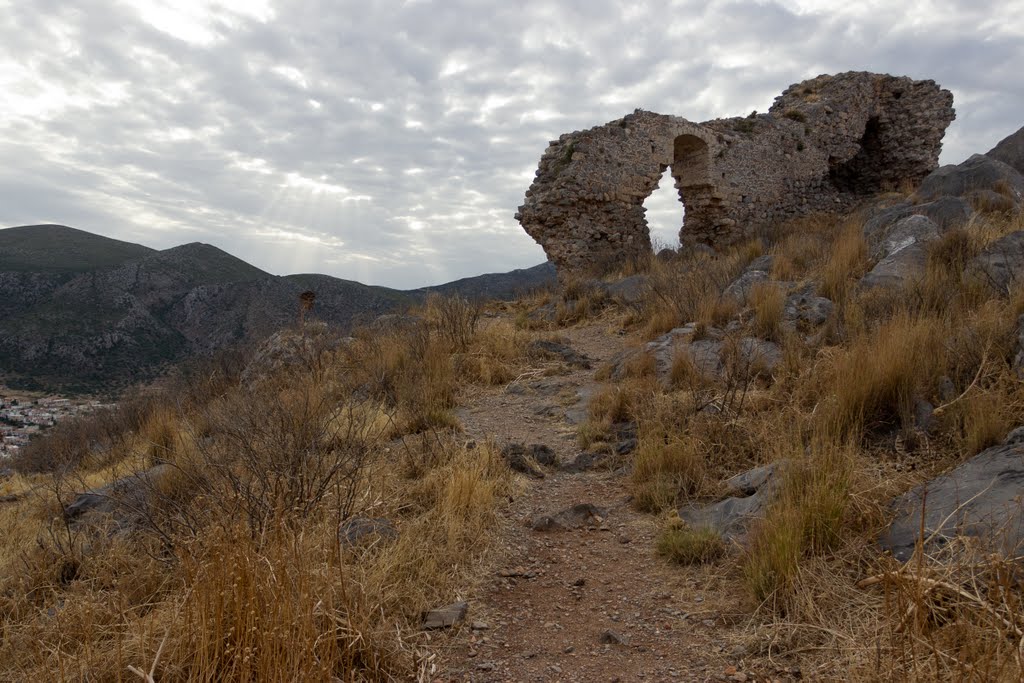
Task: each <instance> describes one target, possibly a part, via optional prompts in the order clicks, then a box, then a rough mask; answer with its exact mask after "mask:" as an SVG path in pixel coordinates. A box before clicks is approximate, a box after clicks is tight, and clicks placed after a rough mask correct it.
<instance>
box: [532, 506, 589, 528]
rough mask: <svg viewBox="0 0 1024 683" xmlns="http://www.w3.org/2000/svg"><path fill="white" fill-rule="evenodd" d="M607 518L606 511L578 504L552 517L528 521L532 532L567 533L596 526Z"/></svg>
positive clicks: (547, 516) (541, 517)
mask: <svg viewBox="0 0 1024 683" xmlns="http://www.w3.org/2000/svg"><path fill="white" fill-rule="evenodd" d="M607 517H608V511H607V510H605V509H603V508H599V507H597V506H596V505H593V504H591V503H579V504H577V505H573V506H572V507H570V508H566V509H565V510H562V511H560V512H557V513H555V514H554V515H541V516H539V517H536V518H534V519H532V520H530V528H531V529H533V530H534V531H569V530H571V529H580V528H583V527H587V526H597V525H599V524H600V523H601V522H603V521H604V520H605V519H606V518H607Z"/></svg>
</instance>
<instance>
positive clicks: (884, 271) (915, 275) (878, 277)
mask: <svg viewBox="0 0 1024 683" xmlns="http://www.w3.org/2000/svg"><path fill="white" fill-rule="evenodd" d="M927 267H928V250H927V248H926V247H925V245H924V244H923V243H920V242H916V243H914V244H911V245H910V246H907V247H904V248H903V249H900V250H899V251H897V252H896V253H895V254H893V255H892V256H886V257H885V258H884V259H882V260H881V261H879V262H878V263H877V264H875V267H874V268H872V269H871V270H870V271H868V274H867V275H865V276H864V277H862V278H861V279H860V287H861V288H862V289H869V288H872V287H882V288H898V287H902V286H904V285H907V284H911V283H913V282H917V281H920V280H922V279H923V278H924V274H925V269H926V268H927Z"/></svg>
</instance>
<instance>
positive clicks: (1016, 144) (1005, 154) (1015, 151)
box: [985, 128, 1024, 173]
mask: <svg viewBox="0 0 1024 683" xmlns="http://www.w3.org/2000/svg"><path fill="white" fill-rule="evenodd" d="M985 156H987V157H992V158H993V159H998V160H999V161H1001V162H1003V163H1004V164H1006V165H1007V166H1013V167H1014V168H1015V169H1017V172H1018V173H1024V128H1021V129H1020V130H1018V131H1017V132H1016V133H1012V134H1010V135H1007V136H1006V137H1005V138H1003V139H1002V140H1001V141H1000V142H999V144H998V145H996V146H995V147H993V148H992V149H990V150H989V151H988V152H986V153H985Z"/></svg>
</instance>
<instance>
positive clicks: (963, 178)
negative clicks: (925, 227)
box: [917, 154, 1024, 204]
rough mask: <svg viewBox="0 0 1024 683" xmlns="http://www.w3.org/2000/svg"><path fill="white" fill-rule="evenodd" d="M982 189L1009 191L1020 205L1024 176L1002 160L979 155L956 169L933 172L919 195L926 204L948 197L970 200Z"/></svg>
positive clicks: (947, 168)
mask: <svg viewBox="0 0 1024 683" xmlns="http://www.w3.org/2000/svg"><path fill="white" fill-rule="evenodd" d="M978 190H993V191H997V192H1000V191H1005V192H1008V193H1009V194H1010V195H1011V196H1012V197H1014V198H1015V199H1014V201H1015V202H1016V203H1018V204H1019V203H1020V202H1021V197H1022V196H1024V176H1021V174H1020V172H1019V171H1017V170H1016V169H1015V168H1013V167H1012V166H1008V165H1007V164H1005V163H1003V162H1002V161H999V160H997V159H993V158H992V157H989V156H985V155H984V154H975V155H973V156H971V158H969V159H968V160H967V161H965V162H963V163H961V164H958V165H956V166H952V165H949V166H941V167H939V168H937V169H935V170H934V171H932V172H931V173H930V174H929V175H928V176H927V177H926V178H925V179H924V180H923V181H922V182H921V186H920V187H919V188H918V190H917V196H918V197H919V198H921V199H922V200H925V201H929V200H932V199H938V198H939V197H945V196H948V197H964V198H970V196H971V194H972V193H973V192H975V191H978Z"/></svg>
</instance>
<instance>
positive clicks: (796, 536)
mask: <svg viewBox="0 0 1024 683" xmlns="http://www.w3.org/2000/svg"><path fill="white" fill-rule="evenodd" d="M780 440H781V442H782V444H781V452H780V453H779V455H780V456H783V458H782V459H784V461H785V463H786V465H785V466H784V468H783V475H782V482H781V484H780V490H779V493H778V495H777V498H776V501H775V503H774V504H773V505H772V506H771V508H770V509H769V510H768V511H767V513H766V515H765V517H764V518H763V519H762V520H759V521H758V522H757V523H756V524H755V525H754V527H753V529H752V531H751V533H750V541H749V547H748V549H747V551H746V553H745V554H744V556H743V575H744V578H745V581H746V584H747V586H748V588H749V590H750V592H751V594H752V595H753V596H754V598H755V599H756V600H757V601H758V602H759V603H768V604H771V605H772V606H773V607H774V608H775V609H781V610H785V609H786V606H787V604H788V602H789V601H790V600H791V598H792V597H793V592H794V586H795V581H796V578H797V576H798V574H799V571H800V565H801V562H802V560H803V559H804V558H805V557H806V556H809V555H820V554H823V553H825V552H828V551H830V550H833V549H834V548H836V547H838V545H839V544H840V542H841V539H842V532H843V523H844V519H845V516H846V511H847V507H848V505H849V491H850V478H851V476H852V470H853V455H852V449H850V448H848V447H840V446H837V445H835V444H834V443H830V442H829V441H825V440H820V439H817V438H815V439H812V441H811V442H810V443H807V444H805V443H804V442H803V440H802V439H800V436H799V428H792V427H790V429H789V430H787V433H785V434H782V435H780ZM787 441H788V442H789V443H788V444H787V443H786V442H787Z"/></svg>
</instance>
